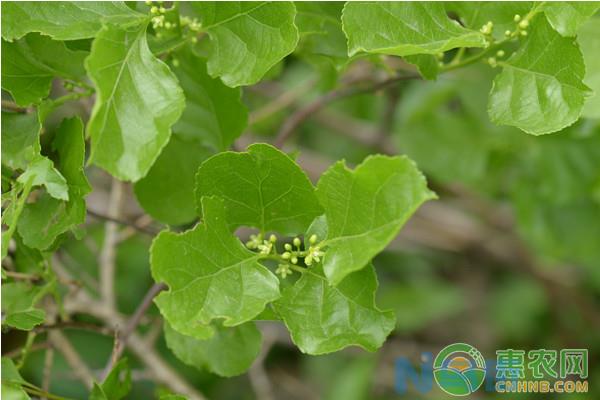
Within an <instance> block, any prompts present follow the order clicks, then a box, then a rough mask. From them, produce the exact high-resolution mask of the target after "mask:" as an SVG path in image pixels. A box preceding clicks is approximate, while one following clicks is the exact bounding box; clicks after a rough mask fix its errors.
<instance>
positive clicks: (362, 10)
mask: <svg viewBox="0 0 600 400" xmlns="http://www.w3.org/2000/svg"><path fill="white" fill-rule="evenodd" d="M342 21H343V28H344V32H345V33H346V36H347V37H348V54H349V55H350V56H353V55H355V54H357V53H359V52H366V53H377V54H389V55H395V56H408V55H412V54H437V53H440V52H444V51H446V50H450V49H454V48H456V47H483V46H484V45H485V39H484V36H483V35H482V34H481V33H480V32H478V31H472V30H470V29H465V28H463V27H461V26H460V25H459V24H458V23H457V22H455V21H452V20H450V18H448V16H447V15H446V11H445V9H444V5H443V4H442V3H431V2H412V3H411V2H359V1H357V2H347V3H346V6H345V7H344V12H343V15H342Z"/></svg>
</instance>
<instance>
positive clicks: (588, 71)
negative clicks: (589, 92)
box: [577, 18, 600, 118]
mask: <svg viewBox="0 0 600 400" xmlns="http://www.w3.org/2000/svg"><path fill="white" fill-rule="evenodd" d="M577 41H578V42H579V46H580V47H581V52H582V53H583V59H584V61H585V79H584V80H583V83H585V84H586V85H587V86H589V87H590V88H592V89H593V90H594V95H593V96H592V97H590V98H588V99H587V101H586V103H585V106H584V107H583V112H582V113H581V116H582V117H586V118H600V18H593V19H591V20H589V21H588V22H587V23H585V24H584V25H583V26H582V27H581V28H580V29H579V34H578V35H577Z"/></svg>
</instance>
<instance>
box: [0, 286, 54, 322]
mask: <svg viewBox="0 0 600 400" xmlns="http://www.w3.org/2000/svg"><path fill="white" fill-rule="evenodd" d="M46 288H47V287H46V286H34V285H31V284H29V283H25V282H11V283H3V284H2V314H3V320H2V325H4V324H6V325H8V326H11V327H13V328H16V329H21V330H25V331H29V330H31V329H33V328H34V327H35V326H36V325H39V324H41V323H43V322H44V318H45V316H46V313H45V312H44V310H41V309H39V308H35V305H36V303H37V302H38V301H39V300H40V299H41V298H42V297H43V296H44V295H45V294H46V290H47V289H46Z"/></svg>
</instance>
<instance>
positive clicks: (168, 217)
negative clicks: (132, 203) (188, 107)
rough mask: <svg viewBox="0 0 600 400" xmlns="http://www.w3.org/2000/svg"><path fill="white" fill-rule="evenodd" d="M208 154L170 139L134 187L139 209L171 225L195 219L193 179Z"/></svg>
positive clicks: (198, 146) (196, 146) (199, 147)
mask: <svg viewBox="0 0 600 400" xmlns="http://www.w3.org/2000/svg"><path fill="white" fill-rule="evenodd" d="M188 104H189V103H188ZM211 154H212V151H210V150H209V149H207V148H206V147H204V146H202V145H201V144H200V143H198V141H195V140H191V141H190V140H187V139H182V138H181V137H180V136H179V135H173V136H172V137H171V140H170V141H169V144H167V147H165V148H164V149H163V151H162V153H160V156H159V157H158V159H157V160H156V162H155V163H154V165H153V166H152V168H150V171H149V172H148V174H147V175H146V176H145V177H144V178H142V179H141V180H139V181H137V182H136V183H135V187H134V189H135V196H136V198H137V199H138V201H139V202H140V205H141V206H142V208H143V209H144V210H145V211H146V212H147V213H148V214H150V215H151V216H152V217H153V218H155V219H157V220H159V221H161V222H164V223H166V224H171V225H182V224H185V223H188V222H191V221H193V220H194V219H195V218H197V214H196V201H195V197H194V182H195V181H194V177H195V174H196V171H197V170H198V167H199V166H200V164H202V161H204V160H205V159H207V158H208V157H209V156H210V155H211Z"/></svg>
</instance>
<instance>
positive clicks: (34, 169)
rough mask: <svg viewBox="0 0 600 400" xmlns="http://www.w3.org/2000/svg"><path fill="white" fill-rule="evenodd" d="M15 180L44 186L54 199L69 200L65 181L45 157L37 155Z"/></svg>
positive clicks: (24, 183)
mask: <svg viewBox="0 0 600 400" xmlns="http://www.w3.org/2000/svg"><path fill="white" fill-rule="evenodd" d="M17 181H18V182H19V183H21V184H23V185H26V184H27V183H29V182H31V186H44V187H45V188H46V191H47V192H48V194H49V195H50V196H52V197H54V198H55V199H59V200H65V201H67V200H69V187H68V186H67V181H66V180H65V178H64V177H63V176H62V175H61V174H60V172H58V171H57V170H56V168H54V164H52V161H50V160H49V159H47V158H46V157H43V156H40V155H37V156H36V157H35V158H34V159H33V160H32V162H31V163H30V164H29V166H28V167H27V169H26V170H25V172H23V173H22V174H21V175H20V176H19V177H18V178H17Z"/></svg>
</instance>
